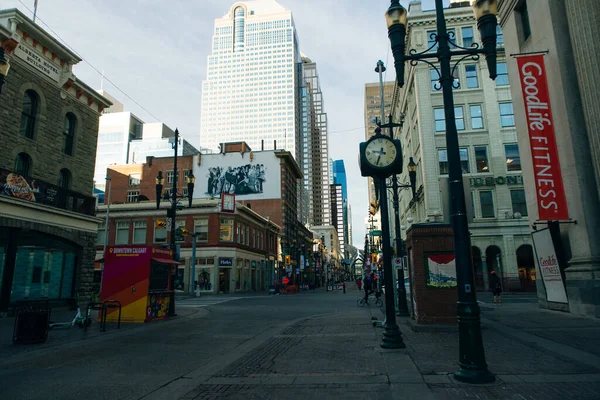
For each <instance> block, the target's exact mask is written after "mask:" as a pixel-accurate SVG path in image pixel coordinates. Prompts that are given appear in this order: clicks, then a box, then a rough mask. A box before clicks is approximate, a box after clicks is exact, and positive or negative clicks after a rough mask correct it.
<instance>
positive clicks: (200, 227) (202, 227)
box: [194, 218, 208, 242]
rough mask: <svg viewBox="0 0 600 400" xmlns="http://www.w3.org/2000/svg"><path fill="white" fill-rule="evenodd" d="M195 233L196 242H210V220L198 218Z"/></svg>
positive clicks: (195, 222) (195, 221)
mask: <svg viewBox="0 0 600 400" xmlns="http://www.w3.org/2000/svg"><path fill="white" fill-rule="evenodd" d="M194 232H195V233H196V241H199V242H207V241H208V218H197V219H195V220H194Z"/></svg>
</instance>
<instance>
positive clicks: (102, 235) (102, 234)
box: [96, 222, 106, 244]
mask: <svg viewBox="0 0 600 400" xmlns="http://www.w3.org/2000/svg"><path fill="white" fill-rule="evenodd" d="M105 240H106V224H105V223H104V222H103V223H101V224H98V240H97V241H96V243H98V244H104V241H105Z"/></svg>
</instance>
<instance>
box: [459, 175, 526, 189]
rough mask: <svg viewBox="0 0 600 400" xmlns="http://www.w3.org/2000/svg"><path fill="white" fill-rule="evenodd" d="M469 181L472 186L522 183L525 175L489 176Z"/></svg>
mask: <svg viewBox="0 0 600 400" xmlns="http://www.w3.org/2000/svg"><path fill="white" fill-rule="evenodd" d="M469 182H470V183H471V186H495V185H522V184H523V176H521V175H507V176H496V177H493V176H487V177H485V178H470V179H469Z"/></svg>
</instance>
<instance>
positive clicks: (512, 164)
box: [504, 144, 521, 171]
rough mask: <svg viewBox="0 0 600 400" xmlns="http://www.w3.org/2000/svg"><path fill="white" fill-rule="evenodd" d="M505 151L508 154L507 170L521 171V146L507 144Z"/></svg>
mask: <svg viewBox="0 0 600 400" xmlns="http://www.w3.org/2000/svg"><path fill="white" fill-rule="evenodd" d="M504 151H505V152H506V170H507V171H520V170H521V156H520V155H519V146H518V145H516V144H505V145H504Z"/></svg>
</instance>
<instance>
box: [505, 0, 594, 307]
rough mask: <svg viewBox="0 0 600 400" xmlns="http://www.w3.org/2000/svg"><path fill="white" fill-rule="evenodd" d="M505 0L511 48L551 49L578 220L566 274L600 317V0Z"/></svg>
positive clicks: (525, 141)
mask: <svg viewBox="0 0 600 400" xmlns="http://www.w3.org/2000/svg"><path fill="white" fill-rule="evenodd" d="M498 6H499V18H498V19H499V23H500V24H501V26H502V29H503V32H504V38H505V42H506V53H507V54H523V53H531V52H538V53H540V54H542V53H545V55H544V64H545V70H546V75H547V82H548V94H549V98H550V105H551V108H552V115H553V126H554V132H555V138H556V148H557V150H558V159H559V162H560V167H561V169H560V172H561V175H562V181H563V184H564V192H565V197H566V203H567V208H568V212H569V218H570V219H571V221H570V222H576V224H575V223H561V224H560V232H561V234H560V236H561V242H562V244H563V246H564V250H565V256H566V260H567V268H566V269H564V277H565V282H566V289H567V297H568V302H569V303H568V309H569V311H570V312H572V313H574V314H582V315H590V316H595V317H600V246H598V244H599V243H600V229H599V228H598V227H599V226H600V194H599V193H600V114H599V113H598V108H599V107H600V96H599V95H598V93H600V82H599V81H598V76H599V74H600V66H599V65H600V64H598V53H599V52H600V42H598V40H597V37H598V35H599V34H600V26H599V25H598V21H599V20H600V10H599V9H598V2H597V1H595V0H546V1H537V0H536V1H534V0H499V2H498ZM507 64H508V77H509V80H510V83H511V85H510V86H511V91H512V97H513V99H514V113H515V115H514V117H515V121H516V126H517V132H518V140H519V144H520V148H521V149H522V152H521V162H522V164H523V174H524V179H525V181H526V182H527V183H529V182H531V184H528V185H527V186H526V191H527V206H528V210H529V222H530V223H531V224H533V223H534V222H536V221H538V219H539V214H538V207H537V196H536V190H535V185H533V182H534V179H535V178H534V168H533V162H532V155H531V151H530V144H529V134H528V127H527V120H526V115H525V103H524V101H523V94H522V89H521V81H520V71H519V69H518V66H517V61H516V59H515V58H512V57H511V58H507ZM563 222H569V221H563ZM538 227H540V228H543V227H544V224H542V225H538ZM557 252H558V251H557ZM537 289H538V300H539V303H540V306H541V307H548V308H562V307H561V305H560V304H552V303H549V302H547V301H546V290H545V287H544V285H543V284H542V283H541V281H539V282H538V285H537Z"/></svg>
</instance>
